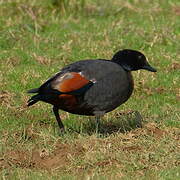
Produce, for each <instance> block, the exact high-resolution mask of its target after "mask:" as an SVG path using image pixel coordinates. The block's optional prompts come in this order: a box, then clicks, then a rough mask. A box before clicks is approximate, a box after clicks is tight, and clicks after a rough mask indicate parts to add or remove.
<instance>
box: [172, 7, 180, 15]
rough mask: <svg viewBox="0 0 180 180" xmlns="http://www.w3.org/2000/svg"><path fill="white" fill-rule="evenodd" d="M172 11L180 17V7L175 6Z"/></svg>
mask: <svg viewBox="0 0 180 180" xmlns="http://www.w3.org/2000/svg"><path fill="white" fill-rule="evenodd" d="M172 11H173V13H174V14H176V15H177V16H180V6H174V7H172Z"/></svg>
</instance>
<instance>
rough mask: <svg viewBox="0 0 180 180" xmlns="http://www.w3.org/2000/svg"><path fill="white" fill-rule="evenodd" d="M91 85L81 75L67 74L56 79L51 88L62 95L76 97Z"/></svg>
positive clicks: (75, 73)
mask: <svg viewBox="0 0 180 180" xmlns="http://www.w3.org/2000/svg"><path fill="white" fill-rule="evenodd" d="M93 83H94V82H92V81H90V80H88V79H86V78H85V77H84V76H83V75H82V73H77V72H67V73H65V74H62V75H60V76H59V77H57V78H56V79H55V80H54V81H53V82H52V84H51V86H52V88H53V89H55V90H58V91H59V92H61V93H62V94H71V95H78V94H81V93H83V92H85V91H86V90H87V89H89V88H90V87H91V86H92V85H93Z"/></svg>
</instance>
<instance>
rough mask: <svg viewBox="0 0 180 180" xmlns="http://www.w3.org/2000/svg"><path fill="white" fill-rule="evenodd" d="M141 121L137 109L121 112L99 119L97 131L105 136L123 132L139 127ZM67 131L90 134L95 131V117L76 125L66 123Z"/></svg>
mask: <svg viewBox="0 0 180 180" xmlns="http://www.w3.org/2000/svg"><path fill="white" fill-rule="evenodd" d="M142 121H143V118H142V116H141V114H140V113H139V112H138V111H132V112H129V113H123V114H121V113H119V114H116V115H115V116H114V117H112V118H106V119H101V124H100V127H99V130H98V133H99V134H102V135H105V136H107V135H110V134H113V133H116V132H120V133H125V132H127V131H130V130H132V129H136V128H141V127H142ZM67 131H68V132H73V131H74V132H77V133H80V134H88V135H92V134H94V133H96V121H95V118H93V117H92V118H89V120H88V121H87V120H86V121H83V122H81V125H77V124H76V126H73V127H71V126H69V125H67Z"/></svg>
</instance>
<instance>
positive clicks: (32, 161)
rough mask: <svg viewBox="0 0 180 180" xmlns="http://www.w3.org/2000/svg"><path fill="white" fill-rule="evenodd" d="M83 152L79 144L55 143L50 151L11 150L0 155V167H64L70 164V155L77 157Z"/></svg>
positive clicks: (47, 168)
mask: <svg viewBox="0 0 180 180" xmlns="http://www.w3.org/2000/svg"><path fill="white" fill-rule="evenodd" d="M83 152H84V150H83V148H82V147H81V146H80V145H73V146H71V145H69V144H57V145H56V148H55V150H54V151H53V152H52V153H49V152H47V151H46V150H38V149H34V150H32V151H31V152H30V151H23V150H12V151H9V152H6V153H5V154H4V155H3V156H2V157H0V169H4V168H11V167H21V168H31V169H32V168H35V169H45V170H54V169H59V168H60V169H64V168H65V166H67V165H68V164H70V162H71V161H70V160H71V158H72V157H76V158H77V157H78V156H80V155H82V154H83Z"/></svg>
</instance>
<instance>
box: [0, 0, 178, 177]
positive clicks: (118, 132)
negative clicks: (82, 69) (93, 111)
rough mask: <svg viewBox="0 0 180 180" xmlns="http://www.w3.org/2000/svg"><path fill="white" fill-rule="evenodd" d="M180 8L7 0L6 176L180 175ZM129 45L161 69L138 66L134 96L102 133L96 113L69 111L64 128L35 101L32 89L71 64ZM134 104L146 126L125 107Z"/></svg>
mask: <svg viewBox="0 0 180 180" xmlns="http://www.w3.org/2000/svg"><path fill="white" fill-rule="evenodd" d="M179 16H180V3H179V1H178V0H170V1H163V0H154V1H150V0H145V1H141V0H128V1H123V0H117V1H111V0H107V1H104V0H86V1H85V0H79V1H73V0H72V1H65V0H64V1H60V0H54V1H53V0H39V1H35V0H31V1H30V0H28V1H24V0H14V1H12V0H3V1H1V2H0V87H1V89H0V134H1V135H0V174H1V177H2V178H4V179H44V178H46V179H78V177H79V178H81V179H88V178H90V179H119V178H122V179H131V178H132V177H134V178H135V179H179V177H180V174H179V172H180V169H179V149H178V138H179V132H180V131H179V128H180V114H179V106H180V103H179V97H180V94H179V84H180V81H179V68H180V63H179V60H180V56H179V54H178V52H179V51H180V48H179V41H180V18H179ZM123 48H131V49H136V50H140V51H142V52H143V53H144V54H145V55H146V56H147V57H148V59H149V62H150V64H151V65H152V66H154V67H156V68H157V70H158V72H157V73H150V72H147V71H138V72H133V76H134V81H135V90H134V93H133V95H132V97H131V98H130V99H129V100H128V102H126V103H125V104H124V105H122V106H121V107H119V108H117V109H116V110H115V111H113V112H111V113H108V114H107V115H106V116H105V117H104V118H103V122H102V123H103V125H102V128H103V130H102V133H101V134H99V135H96V134H95V131H94V127H95V124H94V123H93V122H92V121H93V118H91V119H89V118H88V117H81V116H76V115H72V114H68V113H65V112H61V116H62V118H63V122H64V124H65V126H66V128H67V133H66V134H65V135H64V136H59V135H58V128H57V124H56V122H55V118H54V115H53V113H52V110H51V106H50V105H48V104H45V103H38V104H37V105H35V106H33V107H31V108H27V107H26V102H27V100H28V98H29V96H28V95H27V94H26V91H27V90H28V89H31V88H35V87H38V86H39V85H40V84H41V83H43V82H44V81H45V80H46V79H47V78H49V77H50V76H51V75H53V74H54V73H55V72H57V71H59V69H61V68H62V67H63V66H64V65H67V64H69V63H72V62H75V61H77V60H81V59H89V58H93V59H95V58H107V59H110V58H111V57H112V55H113V53H115V52H116V51H118V50H119V49H123ZM128 110H134V111H138V112H140V114H141V116H142V117H143V120H142V121H143V122H142V124H143V127H142V128H140V129H139V128H136V123H134V122H136V120H138V118H136V117H134V116H133V117H129V116H127V115H122V116H119V115H118V113H119V112H127V111H128ZM117 127H118V128H120V129H118V128H117ZM69 128H73V129H75V130H76V131H77V132H78V133H77V132H73V131H72V130H70V129H69ZM130 129H131V130H130ZM129 130H130V131H129Z"/></svg>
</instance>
